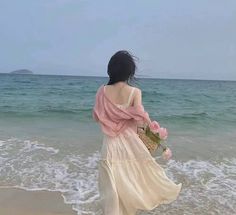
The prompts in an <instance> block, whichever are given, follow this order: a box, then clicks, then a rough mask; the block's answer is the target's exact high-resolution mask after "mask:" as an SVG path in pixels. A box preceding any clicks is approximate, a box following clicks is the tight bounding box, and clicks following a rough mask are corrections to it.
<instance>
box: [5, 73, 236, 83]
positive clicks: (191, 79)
mask: <svg viewBox="0 0 236 215" xmlns="http://www.w3.org/2000/svg"><path fill="white" fill-rule="evenodd" d="M0 74H4V75H29V76H30V75H44V76H70V77H94V78H108V76H99V75H72V74H40V73H33V74H11V73H6V72H0ZM135 78H136V79H142V78H143V79H161V80H189V81H232V82H235V81H236V80H227V79H193V78H158V77H145V76H144V77H137V76H136V77H135Z"/></svg>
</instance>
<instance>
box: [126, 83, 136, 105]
mask: <svg viewBox="0 0 236 215" xmlns="http://www.w3.org/2000/svg"><path fill="white" fill-rule="evenodd" d="M133 93H134V87H132V90H131V93H130V94H129V99H128V102H127V104H128V105H130V101H131V97H132V95H133Z"/></svg>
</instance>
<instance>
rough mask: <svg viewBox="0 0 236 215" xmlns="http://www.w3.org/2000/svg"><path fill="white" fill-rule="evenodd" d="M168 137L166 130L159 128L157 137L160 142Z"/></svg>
mask: <svg viewBox="0 0 236 215" xmlns="http://www.w3.org/2000/svg"><path fill="white" fill-rule="evenodd" d="M167 136H168V132H167V130H166V128H159V137H160V139H161V140H165V139H166V138H167Z"/></svg>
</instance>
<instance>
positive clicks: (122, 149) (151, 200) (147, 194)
mask: <svg viewBox="0 0 236 215" xmlns="http://www.w3.org/2000/svg"><path fill="white" fill-rule="evenodd" d="M133 92H134V88H133V89H132V91H131V93H130V95H129V99H128V102H127V104H123V105H118V104H117V106H118V107H119V108H126V107H127V106H129V105H130V101H131V97H132V95H133ZM103 135H104V136H103V144H102V148H101V160H100V161H99V164H98V170H99V177H98V186H99V193H100V198H101V206H102V209H103V214H104V215H134V214H136V212H137V210H138V209H141V210H152V209H154V208H155V207H157V206H158V205H159V204H168V203H170V202H172V201H174V200H176V199H177V197H178V195H179V192H180V190H181V187H182V183H179V184H175V183H174V182H173V181H171V180H170V179H169V178H168V177H167V176H166V174H165V172H164V169H163V168H162V167H161V166H160V165H159V164H158V163H157V162H156V161H155V159H154V158H153V157H152V155H151V154H150V152H149V151H148V149H147V148H146V146H145V145H144V144H143V142H142V141H141V139H140V138H139V137H138V135H137V133H136V124H135V122H134V123H133V126H130V127H128V128H127V129H126V130H125V131H123V132H122V133H120V134H119V135H118V136H116V137H110V136H108V135H106V134H103Z"/></svg>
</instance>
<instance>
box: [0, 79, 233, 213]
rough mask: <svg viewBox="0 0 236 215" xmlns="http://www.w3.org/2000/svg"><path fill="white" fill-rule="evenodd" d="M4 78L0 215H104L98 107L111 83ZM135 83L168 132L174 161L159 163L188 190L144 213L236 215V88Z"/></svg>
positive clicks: (167, 81) (229, 85)
mask: <svg viewBox="0 0 236 215" xmlns="http://www.w3.org/2000/svg"><path fill="white" fill-rule="evenodd" d="M0 80H1V81H0V187H8V188H1V189H0V200H1V203H0V214H1V215H8V214H10V215H19V214H20V213H22V214H24V215H28V214H30V213H31V214H32V210H33V211H34V213H33V215H37V213H38V214H40V215H44V214H45V215H46V214H47V215H48V214H50V215H52V214H68V215H69V214H77V215H103V213H102V211H101V205H100V203H101V202H100V197H99V192H98V181H97V180H98V162H99V160H100V150H101V147H102V138H103V136H102V133H101V131H100V127H99V125H98V124H97V123H95V122H94V121H93V119H92V107H93V105H94V99H95V94H96V91H97V89H98V87H100V86H101V85H102V84H105V83H106V82H107V78H104V77H85V76H59V75H58V76H56V75H55V76H54V75H51V76H47V75H9V74H0ZM135 86H137V87H139V88H141V89H142V96H143V104H144V107H145V109H146V111H147V112H148V113H149V115H150V118H151V119H153V120H156V121H158V122H159V123H160V125H161V126H162V127H165V128H167V129H168V133H169V135H168V139H167V143H166V144H167V145H168V146H169V147H170V148H171V150H172V153H173V156H172V158H171V159H170V160H169V161H165V160H163V159H162V158H161V156H160V153H157V155H155V157H154V158H155V160H156V161H157V162H158V163H159V164H160V165H161V166H162V167H163V168H164V170H165V172H166V174H167V176H168V177H169V178H170V179H172V180H173V181H174V182H175V183H182V184H183V187H182V190H181V193H180V195H179V197H178V199H177V200H176V201H174V202H173V203H171V204H170V205H160V206H159V207H157V208H156V209H154V210H153V211H151V212H145V211H140V212H139V213H138V215H147V214H148V215H162V214H166V215H183V214H185V215H192V214H193V215H194V214H200V215H218V214H219V215H220V214H224V215H232V214H236V200H235V198H233V196H235V193H236V187H235V184H236V179H235V174H236V159H235V153H236V141H235V140H236V82H233V81H207V80H175V79H139V80H138V81H137V82H136V83H135ZM9 187H10V188H9ZM42 190H43V191H42ZM29 205H30V207H29ZM31 207H32V208H31ZM72 208H73V210H72ZM14 210H15V211H14ZM16 212H17V213H16ZM20 215H21V214H20Z"/></svg>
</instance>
